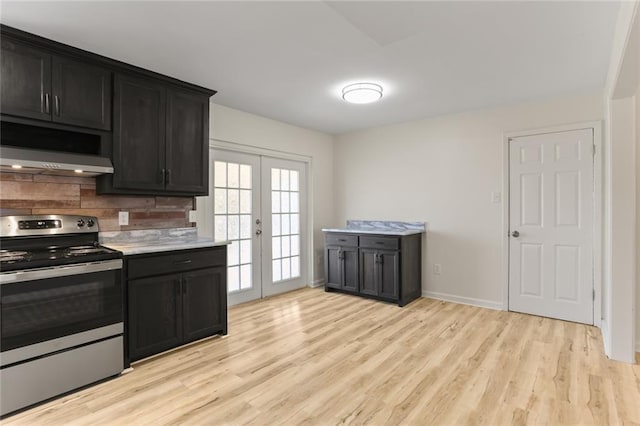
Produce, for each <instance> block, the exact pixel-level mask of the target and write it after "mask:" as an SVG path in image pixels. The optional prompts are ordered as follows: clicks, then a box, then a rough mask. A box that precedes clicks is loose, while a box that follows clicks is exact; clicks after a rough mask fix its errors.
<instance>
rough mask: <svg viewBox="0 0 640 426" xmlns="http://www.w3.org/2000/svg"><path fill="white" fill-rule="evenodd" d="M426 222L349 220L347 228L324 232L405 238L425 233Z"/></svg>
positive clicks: (324, 229) (330, 229)
mask: <svg viewBox="0 0 640 426" xmlns="http://www.w3.org/2000/svg"><path fill="white" fill-rule="evenodd" d="M425 227H426V225H425V223H424V222H395V221H383V220H348V221H347V226H346V227H345V228H323V229H322V231H323V232H342V233H348V234H374V235H396V236H405V235H413V234H421V233H423V232H425Z"/></svg>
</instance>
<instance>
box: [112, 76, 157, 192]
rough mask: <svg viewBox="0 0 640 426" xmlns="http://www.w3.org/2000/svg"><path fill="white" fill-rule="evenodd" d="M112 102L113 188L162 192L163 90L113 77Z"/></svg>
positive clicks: (137, 79)
mask: <svg viewBox="0 0 640 426" xmlns="http://www.w3.org/2000/svg"><path fill="white" fill-rule="evenodd" d="M113 101H114V117H113V163H114V164H113V166H114V169H115V172H114V174H113V186H114V187H115V188H118V189H132V190H153V191H162V190H164V177H165V176H164V175H165V166H164V164H165V89H164V87H163V86H162V85H160V84H157V83H155V82H153V81H148V80H145V79H140V78H133V77H129V76H124V75H116V77H115V91H114V98H113Z"/></svg>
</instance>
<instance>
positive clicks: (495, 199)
mask: <svg viewBox="0 0 640 426" xmlns="http://www.w3.org/2000/svg"><path fill="white" fill-rule="evenodd" d="M491 202H492V203H496V204H497V203H500V202H502V197H501V194H500V193H499V192H492V193H491Z"/></svg>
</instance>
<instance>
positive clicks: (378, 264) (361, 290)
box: [325, 232, 422, 306]
mask: <svg viewBox="0 0 640 426" xmlns="http://www.w3.org/2000/svg"><path fill="white" fill-rule="evenodd" d="M421 235H422V234H413V235H406V236H381V235H371V234H363V235H359V234H353V233H349V234H340V233H334V232H330V233H327V234H326V235H325V277H326V283H325V289H326V291H333V290H336V291H343V292H347V293H351V294H358V295H361V296H365V297H371V298H375V299H380V300H385V301H389V302H394V303H398V305H400V306H404V305H406V304H407V303H409V302H411V301H412V300H414V299H416V298H418V297H420V295H421V292H422V285H421V281H422V280H421V270H422V268H421V261H422V254H421V248H422V243H421ZM341 242H342V244H348V245H344V246H343V245H340V244H341Z"/></svg>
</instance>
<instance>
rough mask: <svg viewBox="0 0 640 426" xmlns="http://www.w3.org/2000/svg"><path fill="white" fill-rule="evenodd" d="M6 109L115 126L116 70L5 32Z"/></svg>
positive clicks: (95, 126) (15, 113) (92, 125)
mask: <svg viewBox="0 0 640 426" xmlns="http://www.w3.org/2000/svg"><path fill="white" fill-rule="evenodd" d="M1 53H2V54H1V66H0V68H1V72H2V79H1V81H2V95H1V104H2V105H1V107H2V109H1V111H2V113H3V114H8V115H13V116H17V117H23V118H33V119H38V120H45V121H53V122H57V123H61V124H69V125H74V126H81V127H88V128H93V129H101V130H109V129H111V72H110V71H109V70H107V69H105V68H102V67H99V66H95V65H91V64H89V63H86V62H83V61H78V60H73V59H70V58H67V57H65V56H60V55H56V54H53V53H51V52H49V51H47V50H46V49H38V48H35V47H33V46H31V45H29V44H27V43H21V42H19V41H16V40H13V39H12V38H10V37H9V38H7V37H4V38H3V40H2V52H1Z"/></svg>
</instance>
